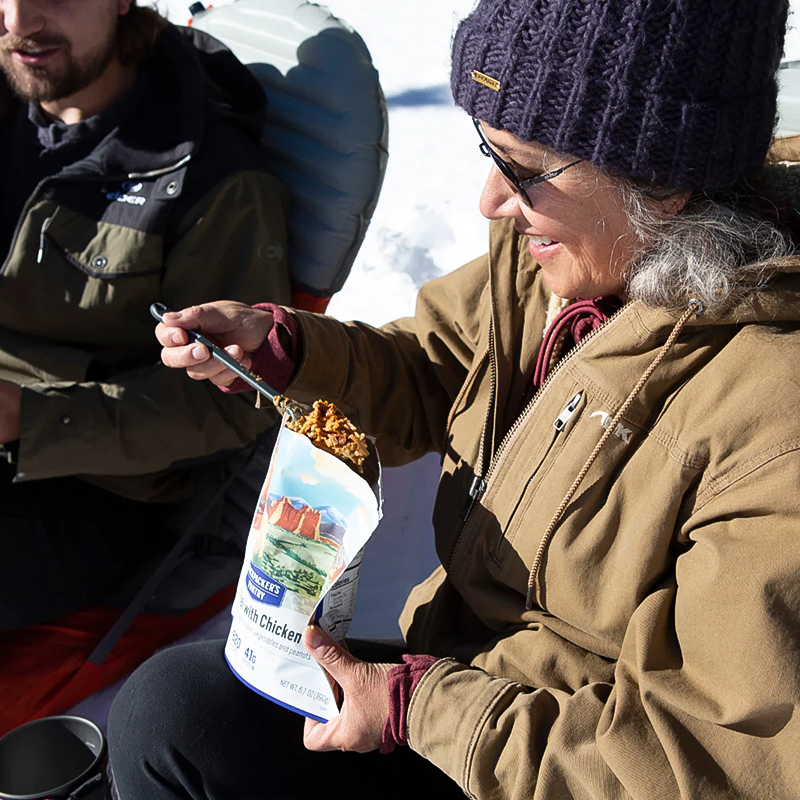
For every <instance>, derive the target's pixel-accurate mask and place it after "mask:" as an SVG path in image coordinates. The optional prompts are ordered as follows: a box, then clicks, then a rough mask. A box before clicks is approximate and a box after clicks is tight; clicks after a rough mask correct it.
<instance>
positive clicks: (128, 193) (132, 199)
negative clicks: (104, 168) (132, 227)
mask: <svg viewBox="0 0 800 800" xmlns="http://www.w3.org/2000/svg"><path fill="white" fill-rule="evenodd" d="M121 188H122V191H121V192H109V191H108V189H107V188H106V187H105V186H104V187H103V188H102V189H101V190H100V191H101V192H102V193H103V194H104V195H105V196H106V199H108V200H113V201H114V202H116V203H127V204H128V205H131V206H143V205H144V204H145V203H146V202H147V198H146V197H141V196H140V195H137V194H136V192H141V191H142V189H143V188H144V187H143V184H141V183H139V182H138V181H125V182H124V183H123V184H122V187H121Z"/></svg>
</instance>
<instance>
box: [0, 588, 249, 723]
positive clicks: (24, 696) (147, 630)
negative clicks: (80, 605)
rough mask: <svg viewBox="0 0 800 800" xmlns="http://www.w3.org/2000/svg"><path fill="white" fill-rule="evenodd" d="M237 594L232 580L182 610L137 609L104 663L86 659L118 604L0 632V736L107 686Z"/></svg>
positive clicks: (118, 612)
mask: <svg viewBox="0 0 800 800" xmlns="http://www.w3.org/2000/svg"><path fill="white" fill-rule="evenodd" d="M235 593H236V585H235V584H233V585H231V586H229V587H227V588H225V589H223V590H222V591H220V592H218V593H217V594H215V595H214V596H213V597H211V598H209V599H208V600H207V601H206V602H205V603H204V604H203V605H202V606H199V607H198V608H195V609H193V610H191V611H189V612H187V613H185V614H181V615H176V616H172V615H165V614H150V613H146V612H143V613H141V614H139V616H138V617H137V618H136V620H135V621H134V622H133V624H132V625H131V627H130V628H129V629H128V631H127V633H126V634H125V635H124V636H123V637H122V639H120V641H119V642H117V644H116V646H115V647H114V649H113V650H112V651H111V653H110V654H109V656H108V658H107V659H106V660H105V663H104V664H103V665H102V666H98V665H97V664H90V663H88V662H87V661H86V659H87V658H88V657H89V655H90V653H91V652H92V650H93V649H94V647H95V645H96V644H97V643H98V642H99V641H100V639H102V637H103V635H104V634H105V633H106V631H108V629H109V628H110V627H111V625H112V624H113V623H114V622H116V620H117V617H119V615H120V609H116V608H109V607H107V606H90V607H89V608H86V609H84V610H82V611H78V612H75V613H73V614H67V615H65V616H63V617H59V618H57V619H55V620H53V621H52V622H50V623H48V624H46V625H35V626H33V627H30V628H24V629H22V630H16V631H6V632H4V633H0V665H1V666H0V698H2V699H1V700H0V736H3V735H5V734H6V733H8V731H10V730H11V729H12V728H16V727H17V726H18V725H22V724H23V723H25V722H29V721H30V720H34V719H39V718H40V717H46V716H50V715H52V714H58V713H60V712H62V711H64V710H65V709H67V708H69V707H70V706H73V705H75V703H77V702H79V701H80V700H83V699H84V698H86V697H88V696H89V695H90V694H94V693H95V692H97V691H99V690H100V689H105V688H106V687H107V686H110V685H111V684H112V683H114V682H115V681H117V680H119V679H120V678H122V677H124V676H126V675H128V674H129V673H131V672H132V671H133V670H134V669H135V668H136V667H138V666H139V664H141V663H142V662H143V661H145V660H146V659H147V658H149V657H150V656H151V655H152V654H153V653H154V652H155V651H156V650H158V649H160V648H162V647H165V646H166V645H168V644H171V643H172V642H174V641H175V640H177V639H180V638H181V637H183V636H185V635H186V634H188V633H190V632H191V631H193V630H194V629H195V628H197V627H198V626H199V625H200V624H201V623H203V622H205V621H206V620H207V619H209V618H210V617H212V616H213V615H214V614H216V613H217V612H219V611H221V610H222V609H223V608H225V606H227V605H228V604H230V603H231V602H233V597H234V595H235Z"/></svg>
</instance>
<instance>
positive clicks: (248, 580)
mask: <svg viewBox="0 0 800 800" xmlns="http://www.w3.org/2000/svg"><path fill="white" fill-rule="evenodd" d="M379 485H380V479H378V484H377V487H376V488H377V492H376V491H374V490H373V488H371V487H370V486H369V484H368V483H367V482H366V481H365V480H364V479H363V478H362V477H361V476H360V475H358V474H357V473H355V472H354V471H353V470H352V469H350V467H348V466H347V465H346V464H344V463H343V462H342V461H340V460H339V459H338V458H336V457H335V456H333V455H331V454H330V453H327V452H325V451H324V450H320V449H318V448H317V447H315V446H314V445H313V444H312V443H311V441H310V440H309V439H308V438H307V437H306V436H303V435H301V434H298V433H295V432H293V431H291V430H289V429H288V428H286V427H285V425H284V426H282V427H281V431H280V434H279V436H278V441H277V443H276V444H275V449H274V451H273V454H272V459H271V461H270V465H269V470H268V471H267V477H266V479H265V480H264V485H263V487H262V489H261V494H260V496H259V500H258V505H257V507H256V511H255V514H254V515H253V522H252V525H251V527H250V534H249V536H248V540H247V549H246V552H245V558H244V564H243V566H242V571H241V574H240V577H239V584H238V588H237V591H236V599H235V600H234V603H233V608H232V611H231V616H232V623H231V629H230V633H229V634H228V640H227V642H226V644H225V658H226V660H227V662H228V664H229V666H230V668H231V669H232V670H233V672H234V674H235V675H236V676H237V677H238V678H239V680H241V681H242V682H243V683H245V684H246V685H247V686H249V687H250V688H251V689H252V690H253V691H255V692H257V693H258V694H260V695H262V696H263V697H267V698H268V699H270V700H273V701H274V702H276V703H278V704H280V705H282V706H284V707H286V708H288V709H290V710H292V711H296V712H297V713H300V714H303V715H304V716H307V717H312V718H313V719H316V720H320V721H322V722H327V721H328V720H329V719H331V718H333V717H335V716H336V715H337V714H338V713H339V712H338V708H337V698H336V694H335V690H334V689H333V688H332V686H331V683H330V681H329V679H328V677H327V675H326V674H325V672H324V671H323V670H322V668H321V667H320V666H318V664H317V663H316V661H314V659H313V658H311V656H310V655H309V654H308V652H307V651H306V649H305V647H304V646H303V643H302V641H301V639H302V633H303V629H304V628H305V627H306V625H308V623H309V621H311V620H312V619H316V621H317V624H319V625H320V626H321V627H322V628H323V629H324V630H326V631H328V633H330V634H331V635H332V636H333V637H334V638H335V639H337V640H339V641H341V640H342V639H343V638H344V636H345V634H346V632H347V627H348V625H349V623H350V619H351V616H352V609H353V605H354V603H355V590H356V587H357V584H358V570H359V567H360V564H361V550H362V548H363V546H364V544H365V543H366V541H367V539H369V537H370V536H371V534H372V532H373V531H374V530H375V528H376V527H377V525H378V522H379V520H380V517H381V500H380V489H379Z"/></svg>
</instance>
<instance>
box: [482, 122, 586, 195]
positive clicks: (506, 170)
mask: <svg viewBox="0 0 800 800" xmlns="http://www.w3.org/2000/svg"><path fill="white" fill-rule="evenodd" d="M472 124H473V125H474V126H475V130H476V131H478V136H480V137H481V143H480V145H478V147H479V149H480V151H481V153H483V155H485V156H486V157H487V158H491V159H492V161H493V162H494V165H495V166H496V167H497V169H498V170H499V171H500V174H501V175H502V176H503V177H504V178H505V179H506V180H508V182H509V183H511V185H512V186H513V187H514V188H515V189H516V190H517V192H518V193H519V195H520V197H522V199H523V200H524V201H525V205H527V206H529V207H530V206H532V203H531V198H530V197H529V196H528V192H527V191H526V190H527V189H529V188H530V187H531V186H536V184H538V183H544V182H545V181H551V180H553V178H557V177H558V176H559V175H560V174H561V173H562V172H565V171H566V170H568V169H569V168H570V167H574V166H575V165H576V164H580V163H581V161H583V159H582V158H579V159H578V160H577V161H573V162H572V163H571V164H567V165H566V166H564V167H559V168H558V169H554V170H552V172H546V173H545V174H544V175H535V176H534V177H533V178H526V179H525V180H522V181H521V180H520V179H519V178H518V177H517V174H516V173H515V172H514V168H513V167H512V166H511V164H509V163H508V162H507V161H504V160H503V159H502V158H500V156H499V155H498V154H497V153H496V152H495V150H494V148H493V147H492V145H491V143H490V142H489V140H488V139H487V138H486V134H485V133H484V132H483V128H482V127H481V123H480V122H479V121H478V120H477V119H475V117H473V118H472Z"/></svg>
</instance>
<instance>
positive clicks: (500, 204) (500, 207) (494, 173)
mask: <svg viewBox="0 0 800 800" xmlns="http://www.w3.org/2000/svg"><path fill="white" fill-rule="evenodd" d="M519 204H520V198H519V195H518V194H517V191H516V189H515V188H514V187H513V186H511V184H510V183H509V182H508V181H507V180H506V179H505V178H504V177H503V176H502V175H501V174H500V171H499V170H498V169H497V168H496V167H492V168H491V169H490V170H489V174H488V175H487V176H486V183H485V184H484V186H483V192H481V200H480V206H479V207H480V211H481V214H483V216H484V217H486V218H487V219H504V218H505V217H515V216H519V213H520V210H519Z"/></svg>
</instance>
